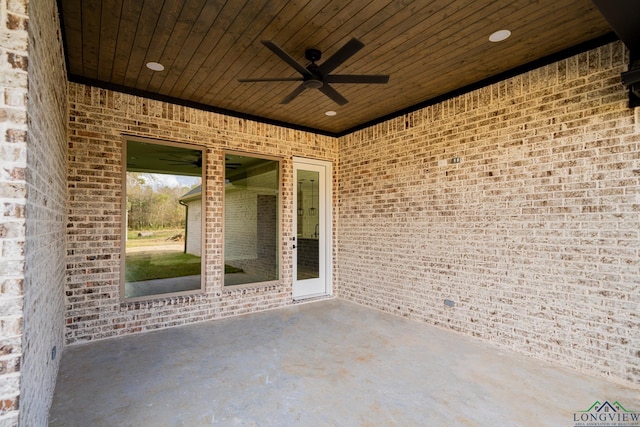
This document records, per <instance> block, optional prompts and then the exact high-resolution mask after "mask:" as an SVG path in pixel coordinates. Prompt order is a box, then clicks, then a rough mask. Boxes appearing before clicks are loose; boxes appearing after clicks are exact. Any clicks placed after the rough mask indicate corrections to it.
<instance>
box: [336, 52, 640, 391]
mask: <svg viewBox="0 0 640 427" xmlns="http://www.w3.org/2000/svg"><path fill="white" fill-rule="evenodd" d="M627 63H628V57H627V53H626V51H625V50H624V49H623V46H622V44H620V43H614V44H611V45H607V46H604V47H602V48H598V49H595V50H592V51H589V52H587V53H584V54H581V55H578V56H575V57H571V58H569V59H566V60H563V61H560V62H557V63H555V64H552V65H549V66H546V67H542V68H540V69H537V70H535V71H532V72H529V73H526V74H522V75H520V76H517V77H514V78H511V79H508V80H506V81H502V82H500V83H498V84H494V85H491V86H489V87H486V88H483V89H480V90H476V91H473V92H471V93H468V94H466V95H463V96H459V97H456V98H454V99H451V100H448V101H446V102H443V103H440V104H437V105H433V106H431V107H428V108H425V109H422V110H420V111H416V112H414V113H411V114H407V115H406V116H404V117H400V118H397V119H394V120H390V121H387V122H385V123H382V124H379V125H376V126H373V127H370V128H367V129H364V130H362V131H359V132H356V133H354V134H351V135H348V136H345V137H343V138H341V140H340V173H339V175H338V183H339V187H338V188H339V190H338V193H339V208H338V211H339V220H338V222H339V232H338V233H337V236H338V249H337V251H338V255H337V260H338V261H337V265H336V268H337V276H338V278H339V279H338V282H339V286H338V294H339V296H341V297H344V298H346V299H349V300H352V301H356V302H359V303H362V304H366V305H368V306H372V307H376V308H378V309H381V310H385V311H388V312H392V313H396V314H398V315H402V316H405V317H409V318H413V319H418V320H421V321H425V322H428V323H430V324H433V325H437V326H440V327H444V328H447V329H451V330H454V331H457V332H460V333H463V334H466V335H470V336H474V337H478V338H481V339H483V340H487V341H490V342H493V343H495V344H498V345H501V346H504V347H508V348H512V349H515V350H517V351H520V352H522V353H526V354H528V355H531V356H535V357H537V358H540V359H545V360H548V361H552V362H555V363H559V364H563V365H568V366H572V367H575V368H577V369H580V370H582V371H584V372H587V373H590V374H595V375H599V376H603V377H607V378H609V379H611V380H613V381H616V382H619V383H626V384H630V385H635V386H638V385H639V384H640V334H639V333H638V331H640V288H639V286H638V284H639V283H640V282H639V278H640V269H639V267H640V257H639V255H640V254H639V249H640V215H639V213H640V196H639V194H640V186H639V180H640V171H639V170H640V160H639V159H640V156H639V154H638V153H639V152H640V151H639V144H640V125H639V124H638V118H639V115H638V112H637V111H636V112H635V113H634V111H633V110H632V109H629V108H628V107H627V95H626V91H625V90H624V88H623V87H622V85H621V83H620V73H621V72H622V71H624V70H625V69H626V65H625V64H627ZM636 110H637V109H636ZM634 114H635V116H634ZM454 158H459V159H460V162H459V163H453V162H452V159H454ZM445 299H450V300H452V301H454V302H455V306H454V307H448V306H445V304H444V300H445Z"/></svg>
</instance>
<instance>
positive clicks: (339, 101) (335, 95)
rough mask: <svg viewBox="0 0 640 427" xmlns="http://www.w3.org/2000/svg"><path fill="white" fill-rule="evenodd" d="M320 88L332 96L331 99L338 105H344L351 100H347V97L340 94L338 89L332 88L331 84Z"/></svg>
mask: <svg viewBox="0 0 640 427" xmlns="http://www.w3.org/2000/svg"><path fill="white" fill-rule="evenodd" d="M318 90H319V91H320V92H322V93H324V94H325V95H327V96H328V97H329V98H331V100H332V101H333V102H335V103H336V104H338V105H344V104H346V103H347V102H349V101H347V98H345V97H344V96H342V95H340V94H339V93H338V91H337V90H335V89H334V88H332V87H331V86H329V85H324V86H322V87H321V88H320V89H318Z"/></svg>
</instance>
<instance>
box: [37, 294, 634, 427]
mask: <svg viewBox="0 0 640 427" xmlns="http://www.w3.org/2000/svg"><path fill="white" fill-rule="evenodd" d="M596 401H600V402H604V401H609V402H611V403H613V402H615V401H618V402H619V403H621V404H623V405H624V407H625V408H626V410H628V411H634V412H640V390H634V389H629V388H625V387H622V386H619V385H616V384H613V383H610V382H607V381H604V380H601V379H598V378H593V377H589V376H585V375H580V374H579V373H577V372H574V371H572V370H570V369H566V368H562V367H558V366H553V365H550V364H547V363H543V362H540V361H537V360H534V359H531V358H528V357H525V356H523V355H520V354H516V353H512V352H510V351H508V350H505V349H500V348H496V347H493V346H491V345H488V344H485V343H482V342H479V341H476V340H473V339H471V338H468V337H465V336H461V335H458V334H455V333H451V332H447V331H444V330H441V329H438V328H434V327H431V326H428V325H425V324H422V323H418V322H415V321H411V320H407V319H403V318H400V317H396V316H393V315H389V314H386V313H382V312H379V311H376V310H372V309H369V308H366V307H362V306H359V305H356V304H352V303H349V302H346V301H342V300H338V299H331V300H324V301H319V302H314V303H309V304H298V305H295V306H292V307H288V308H284V309H280V310H273V311H269V312H263V313H257V314H252V315H247V316H241V317H234V318H229V319H224V320H217V321H213V322H203V323H197V324H194V325H189V326H184V327H177V328H172V329H164V330H159V331H154V332H149V333H146V334H140V335H135V336H128V337H123V338H115V339H109V340H103V341H98V342H95V343H91V344H83V345H78V346H73V347H70V348H67V349H66V350H65V353H64V356H63V359H62V364H61V368H60V373H59V376H58V383H57V386H56V391H55V396H54V399H53V405H52V408H51V412H50V424H49V425H50V426H66V427H70V426H82V427H87V426H93V427H96V426H136V427H138V426H154V427H156V426H209V425H221V426H227V425H229V426H235V425H238V426H291V425H299V426H391V425H397V426H492V427H496V426H574V425H576V422H575V421H574V413H576V412H579V411H585V410H587V409H589V408H590V407H591V406H592V404H593V403H594V402H596Z"/></svg>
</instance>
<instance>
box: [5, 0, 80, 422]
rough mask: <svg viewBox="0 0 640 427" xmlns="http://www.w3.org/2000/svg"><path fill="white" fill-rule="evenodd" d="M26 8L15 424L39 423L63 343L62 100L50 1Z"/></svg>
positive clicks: (56, 32)
mask: <svg viewBox="0 0 640 427" xmlns="http://www.w3.org/2000/svg"><path fill="white" fill-rule="evenodd" d="M12 3H13V4H15V3H16V2H15V1H14V2H12ZM28 15H29V59H28V62H29V68H28V76H29V92H28V95H29V96H28V99H29V100H28V104H27V111H28V136H27V138H28V143H27V159H26V160H27V170H26V176H25V178H26V183H27V204H26V241H25V247H24V254H25V261H26V267H25V279H24V307H23V310H24V324H23V338H22V344H23V354H22V360H21V364H20V365H21V368H20V371H21V382H20V425H23V426H41V425H46V423H47V417H48V413H49V407H50V406H51V400H52V398H53V390H54V387H55V382H56V376H57V373H58V366H59V362H60V356H61V355H62V347H63V345H64V321H63V312H64V301H63V297H64V282H65V267H66V265H65V252H66V251H65V233H66V225H67V224H66V203H67V182H66V149H67V120H68V119H67V118H68V106H67V90H66V85H67V81H66V72H65V63H64V57H63V53H62V41H61V35H60V23H59V20H58V10H57V6H56V2H54V1H52V0H30V1H29V6H28ZM25 66H26V64H25ZM54 347H55V350H56V351H55V353H56V354H55V357H54V355H53V354H52V353H53V352H52V349H53V348H54Z"/></svg>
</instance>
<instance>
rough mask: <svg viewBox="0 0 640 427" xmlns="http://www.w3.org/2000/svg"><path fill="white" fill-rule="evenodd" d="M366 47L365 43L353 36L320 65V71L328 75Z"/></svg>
mask: <svg viewBox="0 0 640 427" xmlns="http://www.w3.org/2000/svg"><path fill="white" fill-rule="evenodd" d="M363 47H364V43H362V42H361V41H360V40H358V39H356V38H353V39H351V40H349V41H348V42H347V43H346V44H345V45H344V46H342V47H341V48H340V49H338V51H337V52H336V53H334V54H333V55H331V56H330V57H329V59H327V60H326V61H324V62H323V63H322V65H320V66H319V67H318V73H320V74H322V75H327V74H329V73H330V72H331V71H333V70H335V69H336V68H337V67H338V66H339V65H340V64H342V63H343V62H344V61H346V60H347V59H349V58H351V57H352V56H353V55H355V53H356V52H358V51H359V50H360V49H362V48H363Z"/></svg>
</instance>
